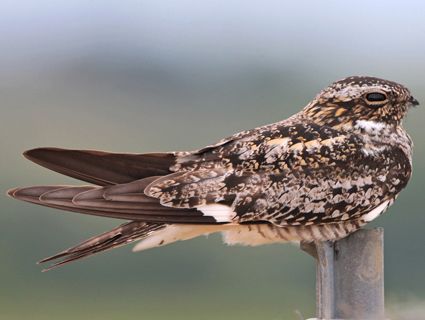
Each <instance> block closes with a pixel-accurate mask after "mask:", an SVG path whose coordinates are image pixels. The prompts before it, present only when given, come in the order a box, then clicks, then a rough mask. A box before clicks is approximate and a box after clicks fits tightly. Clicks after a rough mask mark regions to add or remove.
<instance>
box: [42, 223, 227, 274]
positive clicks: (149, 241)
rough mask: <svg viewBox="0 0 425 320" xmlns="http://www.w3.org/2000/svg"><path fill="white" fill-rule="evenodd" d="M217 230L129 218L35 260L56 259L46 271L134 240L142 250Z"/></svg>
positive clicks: (215, 228) (48, 260) (218, 227)
mask: <svg viewBox="0 0 425 320" xmlns="http://www.w3.org/2000/svg"><path fill="white" fill-rule="evenodd" d="M218 231H221V228H220V226H201V225H190V224H187V225H186V224H164V223H146V222H141V221H131V222H128V223H125V224H122V225H120V226H118V227H116V228H114V229H112V230H110V231H107V232H105V233H102V234H100V235H98V236H94V237H92V238H90V239H88V240H86V241H84V242H81V243H80V244H78V245H76V246H74V247H71V248H69V249H66V250H64V251H61V252H59V253H57V254H55V255H53V256H50V257H47V258H45V259H43V260H41V261H39V262H38V263H45V262H52V261H55V262H54V263H53V264H52V265H51V266H49V267H47V268H46V269H44V270H43V271H48V270H51V269H53V268H56V267H59V266H62V265H64V264H66V263H69V262H72V261H75V260H79V259H82V258H86V257H89V256H91V255H94V254H96V253H99V252H102V251H106V250H110V249H114V248H117V247H120V246H123V245H126V244H130V243H132V242H135V241H140V242H139V243H138V244H137V245H136V246H135V247H134V248H133V251H142V250H146V249H150V248H154V247H158V246H164V245H167V244H170V243H173V242H176V241H179V240H188V239H192V238H195V237H198V236H201V235H206V234H209V233H213V232H218Z"/></svg>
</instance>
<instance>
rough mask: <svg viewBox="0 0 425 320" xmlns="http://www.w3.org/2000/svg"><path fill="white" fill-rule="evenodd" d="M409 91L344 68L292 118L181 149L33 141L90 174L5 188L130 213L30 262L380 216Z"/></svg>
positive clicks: (310, 232) (341, 230)
mask: <svg viewBox="0 0 425 320" xmlns="http://www.w3.org/2000/svg"><path fill="white" fill-rule="evenodd" d="M414 105H418V102H417V100H415V99H414V98H413V97H412V96H411V94H410V92H409V90H408V89H407V88H405V87H404V86H402V85H400V84H397V83H395V82H391V81H387V80H382V79H378V78H373V77H358V76H356V77H349V78H346V79H343V80H340V81H337V82H335V83H333V84H331V85H330V86H329V87H328V88H326V89H324V90H323V91H321V92H320V93H319V94H318V95H317V96H316V97H315V98H314V99H313V100H312V101H311V102H310V103H309V104H308V105H307V106H306V107H305V108H304V109H303V110H301V111H300V112H299V113H297V114H295V115H293V116H292V117H290V118H288V119H286V120H283V121H280V122H277V123H274V124H270V125H266V126H263V127H259V128H256V129H252V130H248V131H243V132H240V133H237V134H235V135H233V136H231V137H228V138H225V139H223V140H221V141H220V142H218V143H217V144H214V145H210V146H207V147H205V148H203V149H200V150H197V151H192V152H170V153H147V154H118V153H107V152H102V151H85V150H64V149H57V148H38V149H33V150H29V151H27V152H25V154H24V155H25V157H27V158H28V159H30V160H32V161H34V162H35V163H37V164H39V165H41V166H44V167H46V168H48V169H51V170H54V171H57V172H59V173H62V174H65V175H67V176H70V177H73V178H77V179H80V180H83V181H86V182H88V183H90V184H91V185H84V186H36V187H24V188H16V189H13V190H10V191H9V195H10V196H12V197H14V198H17V199H20V200H24V201H28V202H32V203H35V204H40V205H43V206H47V207H53V208H58V209H63V210H68V211H75V212H80V213H84V214H90V215H97V216H105V217H112V218H118V219H123V220H129V222H127V223H125V224H122V225H120V226H118V227H117V228H115V229H113V230H111V231H108V232H105V233H103V234H101V235H99V236H96V237H93V238H91V239H89V240H87V241H85V242H83V243H81V244H79V245H77V246H75V247H72V248H70V249H68V250H65V251H62V252H60V253H58V254H56V255H54V256H51V257H49V258H46V259H43V260H41V262H47V261H56V263H55V264H53V265H52V266H51V267H50V268H52V267H56V266H59V265H62V264H64V263H67V262H70V261H74V260H77V259H80V258H83V257H86V256H89V255H92V254H94V253H97V252H101V251H104V250H107V249H112V248H115V247H118V246H121V245H124V244H128V243H131V242H134V241H139V243H138V244H137V245H136V246H135V247H134V251H139V250H144V249H148V248H153V247H157V246H161V245H166V244H169V243H172V242H175V241H178V240H187V239H191V238H194V237H197V236H200V235H203V234H209V233H214V232H221V233H222V234H223V238H224V242H225V243H227V244H230V245H234V244H242V245H259V244H267V243H275V242H287V241H307V242H308V241H310V242H311V241H323V240H336V239H339V238H343V237H345V236H347V235H348V234H349V233H352V232H354V231H355V230H357V229H359V228H360V227H361V226H363V225H365V224H366V223H367V222H369V221H371V220H373V219H375V218H376V217H377V216H379V215H380V214H381V213H382V212H383V211H384V210H385V209H386V208H387V207H388V206H389V205H391V204H392V203H393V201H394V199H395V198H396V197H397V195H398V194H399V193H400V191H401V190H402V189H403V188H404V187H405V186H406V184H407V182H408V180H409V178H410V176H411V172H412V141H411V139H410V137H409V136H408V134H407V133H406V132H405V131H404V129H403V128H402V126H401V121H402V119H403V117H404V116H405V115H406V113H407V111H408V109H409V107H411V106H414Z"/></svg>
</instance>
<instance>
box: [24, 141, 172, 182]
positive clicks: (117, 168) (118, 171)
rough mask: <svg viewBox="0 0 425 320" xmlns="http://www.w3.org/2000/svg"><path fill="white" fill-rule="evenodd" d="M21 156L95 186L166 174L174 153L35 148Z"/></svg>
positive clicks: (168, 171)
mask: <svg viewBox="0 0 425 320" xmlns="http://www.w3.org/2000/svg"><path fill="white" fill-rule="evenodd" d="M24 156H25V157H26V158H27V159H29V160H31V161H33V162H35V163H37V164H39V165H41V166H43V167H46V168H48V169H50V170H53V171H56V172H59V173H61V174H64V175H67V176H69V177H72V178H76V179H79V180H82V181H86V182H89V183H93V184H97V185H102V186H104V185H112V184H117V183H127V182H131V181H134V180H138V179H142V178H146V177H150V176H161V175H164V174H169V173H171V171H170V170H169V167H170V166H171V165H173V164H174V162H175V155H174V154H173V153H147V154H132V153H110V152H103V151H95V150H71V149H60V148H37V149H32V150H28V151H26V152H25V153H24Z"/></svg>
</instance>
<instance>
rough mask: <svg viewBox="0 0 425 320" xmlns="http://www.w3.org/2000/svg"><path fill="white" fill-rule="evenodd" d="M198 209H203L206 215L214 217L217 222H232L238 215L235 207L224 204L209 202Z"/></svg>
mask: <svg viewBox="0 0 425 320" xmlns="http://www.w3.org/2000/svg"><path fill="white" fill-rule="evenodd" d="M196 209H198V210H199V211H201V212H202V213H203V214H204V216H210V217H213V218H214V219H215V221H217V222H232V220H233V218H234V217H235V216H236V214H235V212H234V211H233V209H232V208H231V207H229V206H226V205H224V204H207V205H205V206H201V207H197V208H196Z"/></svg>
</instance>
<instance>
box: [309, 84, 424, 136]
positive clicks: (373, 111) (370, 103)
mask: <svg viewBox="0 0 425 320" xmlns="http://www.w3.org/2000/svg"><path fill="white" fill-rule="evenodd" d="M418 104H419V103H418V101H417V100H416V99H415V98H413V97H412V95H411V94H410V91H409V90H408V89H407V88H406V87H404V86H402V85H401V84H398V83H395V82H392V81H388V80H383V79H379V78H374V77H361V76H353V77H348V78H345V79H342V80H339V81H336V82H334V83H332V84H331V85H330V86H329V87H327V88H326V89H324V90H322V91H321V92H320V93H319V94H318V95H317V96H316V97H315V99H314V100H313V101H312V102H311V103H309V104H308V105H307V106H306V107H305V108H304V110H303V112H304V114H305V115H306V116H307V117H309V118H311V119H312V120H313V121H314V122H316V123H318V124H320V125H328V126H332V127H340V128H343V127H350V126H353V125H356V122H358V121H373V122H374V123H378V124H382V125H393V126H397V125H399V124H400V123H401V120H402V119H403V117H404V116H405V115H406V113H407V111H408V109H409V107H411V106H416V105H418Z"/></svg>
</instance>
